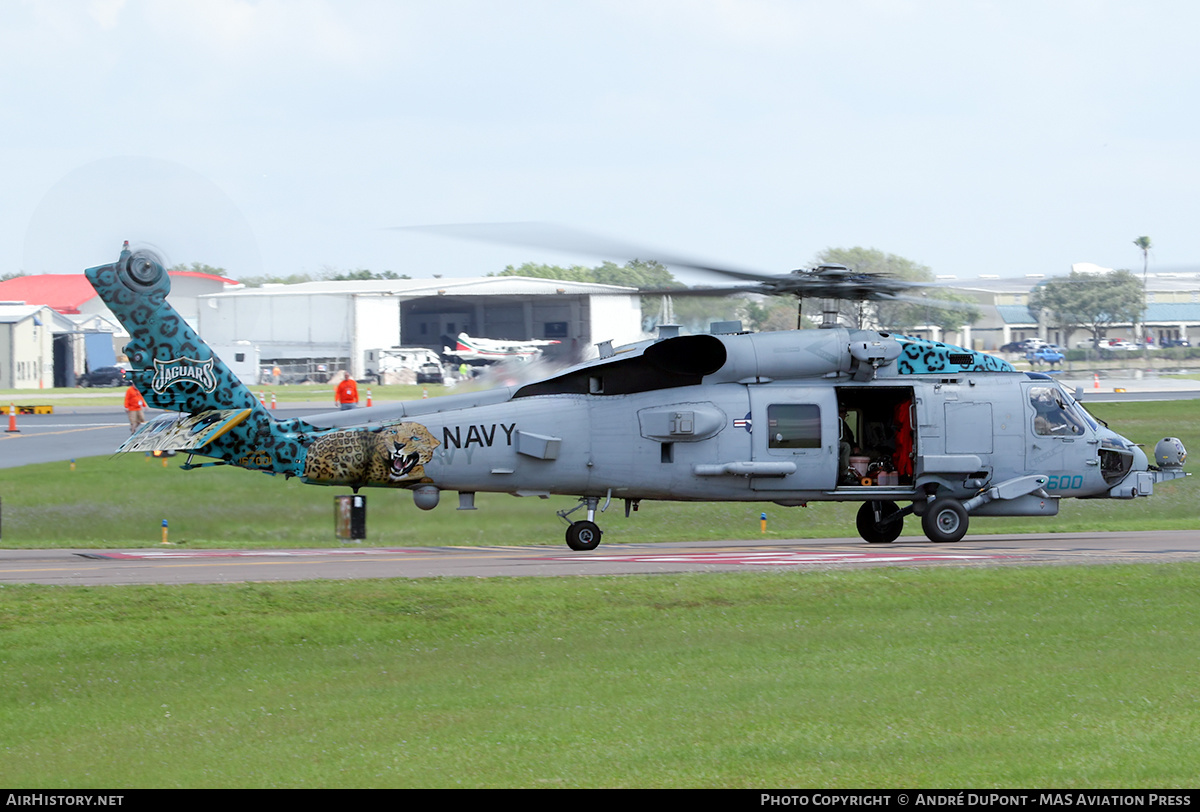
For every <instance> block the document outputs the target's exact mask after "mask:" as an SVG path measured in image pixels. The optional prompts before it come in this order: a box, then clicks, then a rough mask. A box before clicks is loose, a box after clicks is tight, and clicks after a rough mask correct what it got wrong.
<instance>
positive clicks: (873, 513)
mask: <svg viewBox="0 0 1200 812" xmlns="http://www.w3.org/2000/svg"><path fill="white" fill-rule="evenodd" d="M904 514H905V511H903V510H901V509H900V508H899V506H898V505H897V504H896V503H895V502H863V503H862V507H860V508H859V509H858V518H857V519H856V520H855V523H856V524H857V525H858V534H859V535H860V536H862V537H863V540H864V541H868V542H870V543H871V544H890V543H892V542H893V541H895V540H896V539H897V538H899V537H900V531H901V530H903V529H904Z"/></svg>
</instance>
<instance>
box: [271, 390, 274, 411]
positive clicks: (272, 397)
mask: <svg viewBox="0 0 1200 812" xmlns="http://www.w3.org/2000/svg"><path fill="white" fill-rule="evenodd" d="M271 408H272V409H274V408H275V393H274V392H272V393H271Z"/></svg>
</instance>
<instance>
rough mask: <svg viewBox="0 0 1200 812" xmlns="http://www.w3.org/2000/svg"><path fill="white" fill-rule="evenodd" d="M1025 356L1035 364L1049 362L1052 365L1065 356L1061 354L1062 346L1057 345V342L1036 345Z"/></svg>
mask: <svg viewBox="0 0 1200 812" xmlns="http://www.w3.org/2000/svg"><path fill="white" fill-rule="evenodd" d="M1025 357H1026V358H1028V359H1029V360H1030V361H1032V362H1033V363H1035V364H1050V365H1051V366H1053V365H1054V364H1057V363H1059V362H1060V361H1062V360H1063V359H1064V358H1066V357H1067V356H1066V355H1065V354H1063V351H1062V347H1059V346H1058V345H1057V344H1047V345H1046V346H1044V347H1038V348H1037V349H1036V350H1034V351H1033V352H1029V353H1026V354H1025Z"/></svg>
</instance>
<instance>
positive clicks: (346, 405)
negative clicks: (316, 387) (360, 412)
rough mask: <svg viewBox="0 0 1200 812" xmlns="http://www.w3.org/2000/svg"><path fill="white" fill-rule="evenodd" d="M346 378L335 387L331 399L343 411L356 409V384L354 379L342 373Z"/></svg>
mask: <svg viewBox="0 0 1200 812" xmlns="http://www.w3.org/2000/svg"><path fill="white" fill-rule="evenodd" d="M342 374H343V375H345V376H346V377H345V378H343V379H342V382H341V383H339V384H338V385H337V389H335V390H334V393H333V399H334V401H335V402H336V403H337V405H338V408H339V409H341V410H343V411H345V410H346V409H355V408H357V407H358V384H356V383H355V382H354V379H353V378H351V377H350V376H349V375H347V374H346V372H345V371H343V372H342Z"/></svg>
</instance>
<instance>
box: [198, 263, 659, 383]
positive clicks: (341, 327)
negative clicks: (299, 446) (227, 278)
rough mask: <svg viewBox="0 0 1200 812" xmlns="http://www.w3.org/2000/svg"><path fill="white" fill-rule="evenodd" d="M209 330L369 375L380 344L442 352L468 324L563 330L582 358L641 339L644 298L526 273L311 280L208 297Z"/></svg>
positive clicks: (488, 330) (274, 355)
mask: <svg viewBox="0 0 1200 812" xmlns="http://www.w3.org/2000/svg"><path fill="white" fill-rule="evenodd" d="M199 331H200V334H201V335H202V336H203V337H204V339H205V340H206V341H208V342H209V343H210V344H230V343H232V342H234V341H238V340H245V341H249V342H251V343H252V344H254V345H255V346H257V347H258V348H259V352H260V355H261V358H262V360H263V363H264V364H267V363H272V362H287V361H299V360H306V359H327V360H328V362H329V363H330V364H344V365H345V366H346V367H347V368H348V371H349V372H350V373H351V375H353V376H355V377H362V376H363V375H365V374H366V373H367V372H368V371H374V368H373V366H372V364H373V361H374V359H373V357H372V356H371V355H370V353H371V351H372V350H375V349H380V348H384V347H394V346H409V347H428V348H429V349H432V350H434V351H435V352H441V351H442V348H443V346H445V345H447V343H449V344H451V345H453V340H454V337H455V336H457V335H458V334H459V333H464V332H465V333H467V334H469V335H472V336H476V337H481V338H493V339H514V340H528V339H555V340H557V341H559V342H561V345H560V351H561V354H562V355H563V356H564V357H566V358H577V357H581V356H582V354H583V353H584V352H586V351H587V350H588V349H589V348H590V347H591V345H593V344H595V343H598V342H601V341H606V340H611V341H613V343H614V344H624V343H628V342H631V341H636V340H637V339H638V338H640V337H641V301H640V298H639V296H638V293H637V291H636V289H634V288H623V287H617V286H614V285H596V284H586V283H579V282H564V281H560V280H555V279H533V278H528V277H517V276H493V277H482V278H474V279H411V280H362V281H337V282H332V281H323V282H305V283H302V284H298V285H265V286H263V287H261V288H242V289H238V290H233V291H227V292H224V293H218V294H211V295H207V296H201V297H200V307H199ZM330 371H332V370H330Z"/></svg>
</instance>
